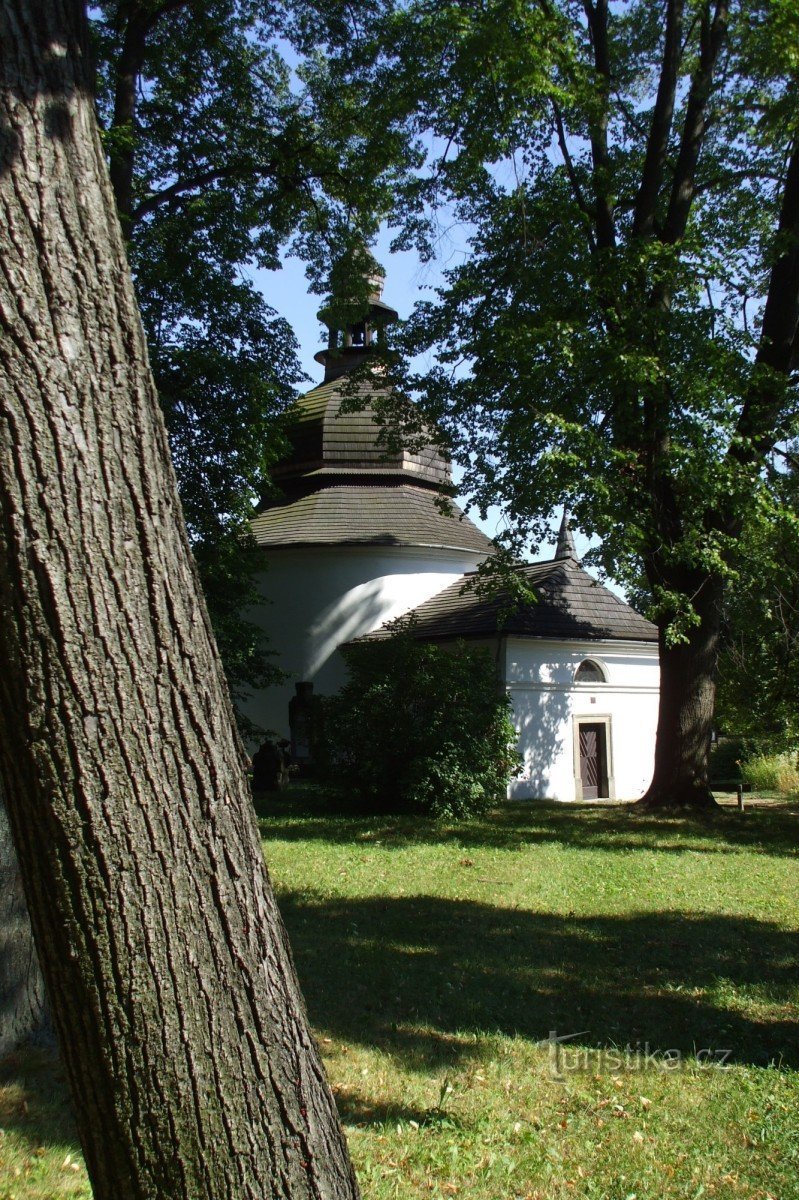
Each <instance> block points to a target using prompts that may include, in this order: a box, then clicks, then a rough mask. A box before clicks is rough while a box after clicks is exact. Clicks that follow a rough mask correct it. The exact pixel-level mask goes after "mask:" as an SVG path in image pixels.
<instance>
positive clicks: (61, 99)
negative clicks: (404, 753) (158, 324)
mask: <svg viewBox="0 0 799 1200" xmlns="http://www.w3.org/2000/svg"><path fill="white" fill-rule="evenodd" d="M88 76H89V68H88V55H87V43H86V29H85V19H84V14H83V12H82V9H81V6H80V5H79V4H78V3H71V2H70V0H36V2H32V0H27V2H24V0H18V2H16V3H11V2H10V0H3V2H2V3H0V226H1V227H2V228H3V231H4V232H3V242H2V251H0V334H2V336H1V337H0V423H2V434H1V435H0V622H1V623H2V624H1V630H2V632H1V633H0V772H1V773H2V777H3V782H4V786H5V795H6V802H7V807H8V813H9V819H10V822H11V827H12V832H13V835H14V840H15V843H16V847H17V851H18V854H19V860H20V864H21V868H22V873H23V879H24V884H25V893H26V897H27V901H28V907H29V910H30V913H31V920H32V924H33V928H34V934H35V937H36V943H37V947H38V949H39V954H40V959H41V962H42V968H43V972H44V975H45V980H46V984H47V990H48V993H49V996H50V999H51V1003H52V1007H53V1014H54V1021H55V1025H56V1030H57V1034H58V1038H59V1042H60V1046H61V1050H62V1054H63V1056H64V1060H65V1064H66V1068H67V1072H68V1075H69V1078H70V1082H71V1086H72V1092H73V1096H74V1099H75V1105H76V1109H77V1116H78V1125H79V1133H80V1137H81V1142H82V1144H83V1148H84V1152H85V1155H86V1161H87V1165H88V1169H89V1174H90V1177H91V1181H92V1186H93V1189H94V1195H95V1197H96V1200H112V1198H113V1200H145V1198H147V1200H160V1198H163V1200H166V1198H167V1197H169V1200H211V1198H212V1197H213V1200H222V1198H228V1200H256V1197H257V1198H258V1200H263V1197H265V1196H280V1197H290V1198H291V1200H296V1198H299V1197H303V1198H305V1197H318V1198H321V1197H325V1198H336V1200H344V1198H347V1200H349V1198H354V1197H356V1196H357V1194H358V1193H357V1186H356V1183H355V1180H354V1176H353V1172H352V1168H351V1166H350V1163H349V1159H348V1156H347V1150H346V1145H345V1142H344V1139H343V1135H342V1132H341V1129H340V1125H339V1122H338V1118H337V1115H336V1110H335V1105H334V1102H333V1099H332V1096H331V1093H330V1090H329V1088H328V1086H327V1083H326V1081H325V1078H324V1073H323V1069H322V1066H321V1064H320V1060H319V1057H318V1053H317V1049H316V1047H315V1045H314V1042H313V1039H312V1037H311V1035H310V1033H309V1030H308V1026H307V1021H306V1016H305V1012H304V1007H303V1003H302V999H301V996H300V992H299V988H298V985H297V981H296V978H295V974H294V970H293V967H292V963H291V957H290V951H289V947H288V944H287V941H286V936H285V932H284V930H283V926H282V924H281V921H280V917H279V914H278V912H277V909H276V906H275V902H274V898H273V895H272V892H271V888H270V885H269V881H268V877H267V874H266V869H265V866H264V863H263V857H262V853H261V847H260V843H259V839H258V831H257V826H256V822H255V818H254V814H253V812H252V807H251V804H250V801H249V796H248V790H247V785H246V780H245V776H244V771H243V766H242V762H243V758H242V753H241V747H240V744H239V743H238V741H237V738H236V735H235V731H234V724H233V719H232V714H231V709H230V705H229V701H228V697H227V693H226V689H225V684H224V680H223V675H222V670H221V667H220V664H219V661H218V656H217V654H216V650H215V647H214V644H213V639H212V636H211V633H210V629H209V625H208V620H207V616H206V612H205V608H204V604H203V601H202V598H201V593H200V589H199V587H198V583H197V578H196V574H195V571H194V566H193V563H192V559H191V554H190V552H189V548H188V543H187V541H186V537H185V531H184V529H183V524H182V517H181V512H180V504H179V500H178V496H177V491H176V487H175V480H174V476H173V473H172V469H171V464H170V461H169V452H168V448H167V441H166V436H165V433H164V429H163V424H162V420H161V415H160V410H159V405H158V399H157V396H156V393H155V389H154V387H153V384H152V380H151V377H150V373H149V368H148V364H147V355H146V348H145V343H144V336H143V333H142V329H141V324H140V321H139V317H138V313H137V310H136V304H135V300H134V296H133V290H132V286H131V282H130V277H129V273H128V268H127V263H126V260H125V253H124V249H123V244H122V239H121V236H120V230H119V226H118V221H117V218H116V215H115V212H114V205H113V200H112V196H111V191H110V186H109V182H108V176H107V172H106V168H105V164H104V161H103V156H102V152H101V148H100V145H99V140H98V137H97V131H96V127H95V120H94V111H93V104H92V98H91V87H90V83H89V78H88Z"/></svg>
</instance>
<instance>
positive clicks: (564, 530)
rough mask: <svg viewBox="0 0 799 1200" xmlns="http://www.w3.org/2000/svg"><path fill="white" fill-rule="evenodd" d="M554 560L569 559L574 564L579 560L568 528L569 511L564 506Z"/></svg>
mask: <svg viewBox="0 0 799 1200" xmlns="http://www.w3.org/2000/svg"><path fill="white" fill-rule="evenodd" d="M555 558H556V559H557V558H571V559H574V561H575V562H576V563H578V562H579V561H580V560H579V558H578V557H577V548H576V547H575V545H574V537H573V535H572V531H571V529H570V528H569V510H568V509H567V508H566V506H565V505H564V508H563V520H562V521H561V523H560V533H559V534H558V547H557V549H556V551H555Z"/></svg>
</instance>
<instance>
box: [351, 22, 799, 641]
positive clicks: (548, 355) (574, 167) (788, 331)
mask: <svg viewBox="0 0 799 1200" xmlns="http://www.w3.org/2000/svg"><path fill="white" fill-rule="evenodd" d="M797 45H799V10H797V8H796V5H795V4H793V3H791V2H789V0H783V2H778V3H766V2H765V0H738V2H737V3H735V2H731V3H727V2H726V0H715V2H714V3H709V2H702V0H685V2H682V0H663V2H659V3H651V2H650V0H632V2H631V3H625V4H621V3H611V4H608V3H606V2H604V0H595V2H594V0H585V3H574V2H570V0H559V2H556V0H538V2H534V0H482V2H481V3H478V4H475V5H469V6H462V5H453V4H448V3H443V2H440V0H418V2H416V3H411V4H409V5H408V6H407V8H406V9H404V10H403V11H401V12H398V13H397V14H395V16H394V17H393V26H392V32H391V36H390V38H387V39H386V40H384V41H383V42H382V43H379V42H378V40H375V41H374V42H373V43H372V47H371V53H372V67H371V70H372V72H373V74H374V77H375V80H376V81H378V86H379V88H380V90H381V94H382V95H383V97H384V100H383V102H384V104H386V105H387V106H388V105H390V104H392V103H394V104H397V105H400V106H401V105H402V104H405V105H406V109H407V112H408V119H409V121H411V122H412V123H413V125H414V127H415V129H416V130H417V132H418V133H419V134H420V136H421V134H422V131H423V130H424V131H425V136H426V137H427V144H428V147H430V146H432V149H429V150H428V166H429V170H428V172H427V174H426V177H425V180H424V182H423V183H420V191H424V193H425V196H426V199H427V201H428V202H429V203H430V204H431V205H432V206H433V213H432V216H428V220H427V223H426V225H423V223H420V222H419V221H418V220H417V221H416V222H414V221H412V220H406V222H405V225H404V227H403V229H402V231H401V235H400V236H401V240H403V239H404V240H406V241H407V240H408V239H409V238H411V237H414V236H416V237H420V236H424V237H426V238H427V239H428V244H429V245H432V244H433V243H434V241H435V237H436V231H437V222H442V221H444V220H445V219H447V220H450V221H452V220H454V221H455V222H458V223H459V224H460V228H461V229H462V230H463V231H464V232H465V233H466V235H467V238H468V253H467V254H466V256H465V258H464V260H463V261H462V262H460V263H456V264H455V265H453V266H451V267H450V269H449V270H448V271H447V272H446V283H445V286H444V287H443V288H442V289H441V290H440V292H439V294H438V297H437V299H436V300H434V301H431V302H428V303H424V304H421V305H420V306H419V307H418V309H417V311H416V313H415V315H414V317H413V319H412V321H411V322H410V327H409V329H408V331H407V336H406V340H405V349H406V350H408V351H410V352H412V353H418V352H420V351H426V352H430V351H431V350H432V351H433V352H434V355H435V358H434V363H433V366H432V367H430V368H429V369H425V370H422V371H417V372H416V374H411V375H410V376H409V377H408V378H406V380H405V383H406V386H407V388H409V389H415V390H416V391H417V392H418V393H419V394H420V395H421V396H422V397H423V398H424V402H425V405H426V410H427V413H428V414H429V415H430V416H431V417H433V418H434V419H436V420H437V421H439V422H440V423H441V425H442V426H443V428H444V430H445V433H446V436H447V438H448V440H449V443H450V445H451V446H452V448H453V450H454V454H455V458H456V459H457V460H458V461H459V462H460V463H461V465H462V466H463V468H464V469H465V482H464V487H465V489H466V490H467V491H468V492H469V493H470V494H471V495H472V497H473V498H474V500H475V502H476V503H477V505H478V507H479V508H481V509H486V508H487V507H488V506H489V505H490V504H492V503H496V502H497V501H498V500H499V501H500V502H502V503H503V504H504V505H505V506H506V508H507V511H508V513H509V515H510V517H511V519H512V521H513V523H514V526H515V540H516V542H517V543H518V542H521V541H523V540H526V539H527V538H528V537H532V538H533V539H534V540H536V541H540V540H542V539H543V538H544V537H545V536H546V533H547V528H548V523H549V519H550V517H551V513H552V510H553V508H555V507H556V506H557V505H558V504H560V503H563V502H566V503H567V504H568V506H569V508H570V509H571V511H572V513H573V514H574V518H575V521H576V523H577V524H579V526H580V527H581V528H582V529H583V530H584V531H585V532H586V533H588V534H594V535H597V536H598V537H599V538H601V539H602V546H601V549H600V550H598V551H596V552H595V555H594V557H595V558H596V559H598V560H599V561H600V562H601V564H602V565H603V566H604V567H605V568H606V569H607V570H609V571H612V572H613V573H614V574H615V575H616V576H617V577H618V578H620V579H621V580H622V581H623V582H625V583H626V584H627V585H628V587H630V588H632V589H633V590H635V589H637V590H638V592H639V594H641V590H642V589H643V591H644V592H645V594H646V597H647V599H648V600H649V601H650V603H651V611H652V612H653V615H655V616H656V617H657V618H658V619H659V620H660V621H661V623H662V624H663V625H665V626H668V627H669V629H670V632H671V635H672V638H673V639H678V640H679V639H680V638H681V637H684V636H686V631H687V630H688V629H689V628H690V627H691V625H692V623H693V622H694V621H695V620H696V619H697V618H696V616H695V614H694V612H693V608H692V594H693V592H694V591H695V589H696V587H697V586H698V585H699V583H700V582H701V579H703V578H706V577H724V576H728V575H729V574H730V571H731V570H732V567H731V558H732V555H733V553H734V546H735V543H736V541H737V538H738V535H739V533H740V531H741V528H742V525H743V523H744V522H745V521H752V520H767V519H768V513H769V512H770V511H772V510H773V505H772V504H771V499H770V497H769V495H768V484H767V480H766V477H765V472H764V465H765V463H766V460H767V456H768V455H769V453H770V452H771V450H772V448H773V447H774V446H775V445H778V444H780V443H781V442H782V441H784V439H786V438H787V437H789V436H790V435H791V434H792V433H793V432H795V431H796V429H797V414H798V412H799V409H798V407H797V390H796V374H795V371H796V348H797V338H796V299H797V296H798V295H799V253H797V246H798V245H799V154H798V152H797V135H798V134H799V110H797V107H796V104H795V95H796V87H797V83H798V82H799V79H798V78H797V76H798V74H799V56H798V55H797V49H796V48H797ZM442 66H443V68H444V71H443V73H441V71H440V68H441V67H442ZM419 79H422V80H423V81H424V89H423V91H424V95H423V99H422V102H421V104H420V105H419V106H418V107H417V108H416V110H415V111H414V112H412V111H411V104H410V94H411V92H412V89H413V85H414V80H419ZM392 89H393V90H392ZM430 131H432V133H433V135H434V139H433V141H432V142H431V141H430V138H429V133H430Z"/></svg>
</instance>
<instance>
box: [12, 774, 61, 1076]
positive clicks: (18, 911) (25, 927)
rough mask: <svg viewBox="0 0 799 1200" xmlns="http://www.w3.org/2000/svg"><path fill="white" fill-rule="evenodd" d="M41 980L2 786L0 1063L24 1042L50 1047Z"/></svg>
mask: <svg viewBox="0 0 799 1200" xmlns="http://www.w3.org/2000/svg"><path fill="white" fill-rule="evenodd" d="M52 1036H53V1032H52V1024H51V1022H50V1011H49V1007H48V1004H47V997H46V995H45V991H44V980H43V979H42V973H41V971H40V970H39V960H38V958H37V957H36V947H35V946H34V944H33V932H32V930H31V923H30V918H29V917H28V909H27V905H26V904H25V893H24V892H23V890H22V877H21V875H20V872H19V862H18V860H17V852H16V850H15V849H14V843H13V842H12V840H11V829H10V828H9V824H8V816H7V814H6V806H5V801H4V800H3V790H2V787H0V1058H4V1057H5V1055H6V1054H10V1053H11V1051H12V1050H16V1049H17V1047H18V1046H20V1045H22V1043H23V1042H48V1043H49V1042H51V1041H52Z"/></svg>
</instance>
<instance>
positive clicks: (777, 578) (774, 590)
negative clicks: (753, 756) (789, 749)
mask: <svg viewBox="0 0 799 1200" xmlns="http://www.w3.org/2000/svg"><path fill="white" fill-rule="evenodd" d="M788 466H789V469H788V470H787V471H785V470H780V471H773V472H772V473H771V476H770V480H769V483H770V490H771V493H772V496H773V499H772V503H771V504H770V505H769V506H768V507H767V508H763V509H761V510H760V511H759V512H758V513H757V514H756V518H755V519H753V520H751V521H750V522H749V523H748V525H747V527H746V528H745V530H744V533H743V535H742V538H741V541H740V545H739V552H738V554H737V555H736V557H735V560H734V565H735V567H736V578H735V579H734V580H733V582H732V583H731V585H730V587H729V588H728V590H727V597H726V605H725V626H724V631H723V643H722V650H721V655H720V658H719V690H718V717H719V724H720V725H721V726H722V727H723V728H724V729H725V730H726V731H728V732H730V733H734V734H738V735H741V736H744V737H746V739H747V740H748V741H749V742H750V743H751V744H753V745H756V746H759V747H761V748H763V749H765V750H769V751H774V750H777V749H780V748H784V747H786V746H790V745H792V744H794V743H795V742H797V741H799V471H798V470H797V467H796V465H795V462H794V461H793V460H792V459H791V458H789V460H788Z"/></svg>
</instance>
